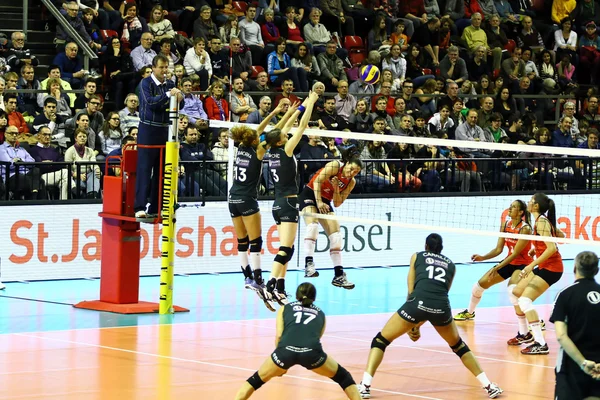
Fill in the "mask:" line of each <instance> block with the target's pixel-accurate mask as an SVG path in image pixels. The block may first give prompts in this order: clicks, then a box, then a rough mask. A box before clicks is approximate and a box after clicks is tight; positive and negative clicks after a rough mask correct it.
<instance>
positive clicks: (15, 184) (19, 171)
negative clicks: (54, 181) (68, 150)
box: [0, 125, 44, 200]
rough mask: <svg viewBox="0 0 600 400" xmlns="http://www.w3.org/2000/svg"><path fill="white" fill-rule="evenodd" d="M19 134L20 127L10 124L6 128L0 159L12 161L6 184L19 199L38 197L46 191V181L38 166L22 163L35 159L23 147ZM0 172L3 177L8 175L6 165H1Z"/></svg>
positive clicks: (0, 148)
mask: <svg viewBox="0 0 600 400" xmlns="http://www.w3.org/2000/svg"><path fill="white" fill-rule="evenodd" d="M18 136H19V128H17V127H16V126H13V125H9V126H8V127H7V128H6V132H5V141H4V143H3V144H2V145H0V161H4V162H7V163H10V166H9V175H8V176H9V178H8V180H7V181H6V182H5V184H6V187H7V189H8V190H9V191H12V192H13V194H14V196H15V198H17V199H21V198H22V199H25V200H31V199H37V198H38V196H39V194H40V193H44V181H43V180H42V179H41V178H40V170H39V169H38V168H35V167H27V166H22V165H21V163H32V162H35V160H34V159H33V157H31V155H30V154H29V153H28V152H27V150H25V149H24V148H23V147H21V145H20V144H19V140H18ZM0 174H1V175H0V176H1V177H2V178H1V179H4V178H5V177H6V166H5V165H0Z"/></svg>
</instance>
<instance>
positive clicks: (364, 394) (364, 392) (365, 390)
mask: <svg viewBox="0 0 600 400" xmlns="http://www.w3.org/2000/svg"><path fill="white" fill-rule="evenodd" d="M357 387H358V393H360V397H361V398H363V399H370V398H371V385H364V384H363V383H362V382H361V383H359V384H358V386H357Z"/></svg>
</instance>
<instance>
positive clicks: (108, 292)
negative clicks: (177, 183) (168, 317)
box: [74, 145, 189, 314]
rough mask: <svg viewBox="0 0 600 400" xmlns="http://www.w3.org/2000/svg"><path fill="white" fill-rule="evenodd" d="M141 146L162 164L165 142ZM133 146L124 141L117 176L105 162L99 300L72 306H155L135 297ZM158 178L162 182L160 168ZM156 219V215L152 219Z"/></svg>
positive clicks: (140, 309) (125, 310) (134, 309)
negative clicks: (153, 150)
mask: <svg viewBox="0 0 600 400" xmlns="http://www.w3.org/2000/svg"><path fill="white" fill-rule="evenodd" d="M145 147H159V148H160V149H161V165H162V164H163V159H164V157H163V155H164V148H165V146H145ZM136 148H137V147H136V146H135V145H128V146H126V147H125V148H124V149H123V157H122V158H121V164H120V166H119V167H118V168H120V170H121V173H120V174H119V176H109V175H108V171H109V168H112V169H115V167H116V166H115V165H114V164H113V165H109V161H110V160H109V159H107V160H106V169H105V171H106V172H107V174H106V175H105V176H104V196H103V200H102V212H100V213H99V214H98V215H99V216H100V217H101V218H102V255H101V260H100V264H101V276H100V300H93V301H82V302H79V303H77V304H75V306H74V307H76V308H84V309H88V310H97V311H108V312H114V313H119V314H143V313H156V312H158V310H159V304H158V303H152V302H147V301H139V292H140V241H141V234H140V222H139V221H137V220H136V218H135V211H134V201H135V179H136V168H137V156H138V152H137V149H136ZM115 158H117V159H118V157H115ZM111 159H113V158H112V157H111ZM160 182H161V185H162V171H161V179H160ZM159 193H162V190H159ZM159 204H161V201H160V198H159ZM159 221H160V216H159V217H158V218H156V219H154V220H153V221H152V223H154V224H156V223H158V222H159ZM173 308H174V311H175V312H184V311H189V310H188V309H185V308H182V307H178V306H173Z"/></svg>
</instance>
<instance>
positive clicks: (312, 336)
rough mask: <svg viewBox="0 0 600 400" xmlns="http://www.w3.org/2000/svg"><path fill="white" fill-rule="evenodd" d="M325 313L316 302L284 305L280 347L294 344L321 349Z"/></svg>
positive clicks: (295, 345) (297, 302)
mask: <svg viewBox="0 0 600 400" xmlns="http://www.w3.org/2000/svg"><path fill="white" fill-rule="evenodd" d="M324 326H325V313H324V312H323V311H321V309H320V308H319V307H317V306H315V305H314V304H311V305H310V306H309V307H304V306H302V303H300V302H299V301H294V302H292V303H289V304H286V305H285V306H284V307H283V333H282V335H281V339H280V340H279V344H278V347H282V346H294V347H306V348H309V349H321V332H322V331H323V327H324Z"/></svg>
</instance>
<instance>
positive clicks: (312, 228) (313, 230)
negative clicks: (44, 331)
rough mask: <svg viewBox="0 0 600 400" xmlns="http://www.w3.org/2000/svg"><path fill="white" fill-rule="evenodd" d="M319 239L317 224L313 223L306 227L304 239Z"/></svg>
mask: <svg viewBox="0 0 600 400" xmlns="http://www.w3.org/2000/svg"><path fill="white" fill-rule="evenodd" d="M317 237H319V224H317V223H316V222H313V223H312V224H308V225H306V236H305V239H309V240H314V241H315V242H316V241H317Z"/></svg>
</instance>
